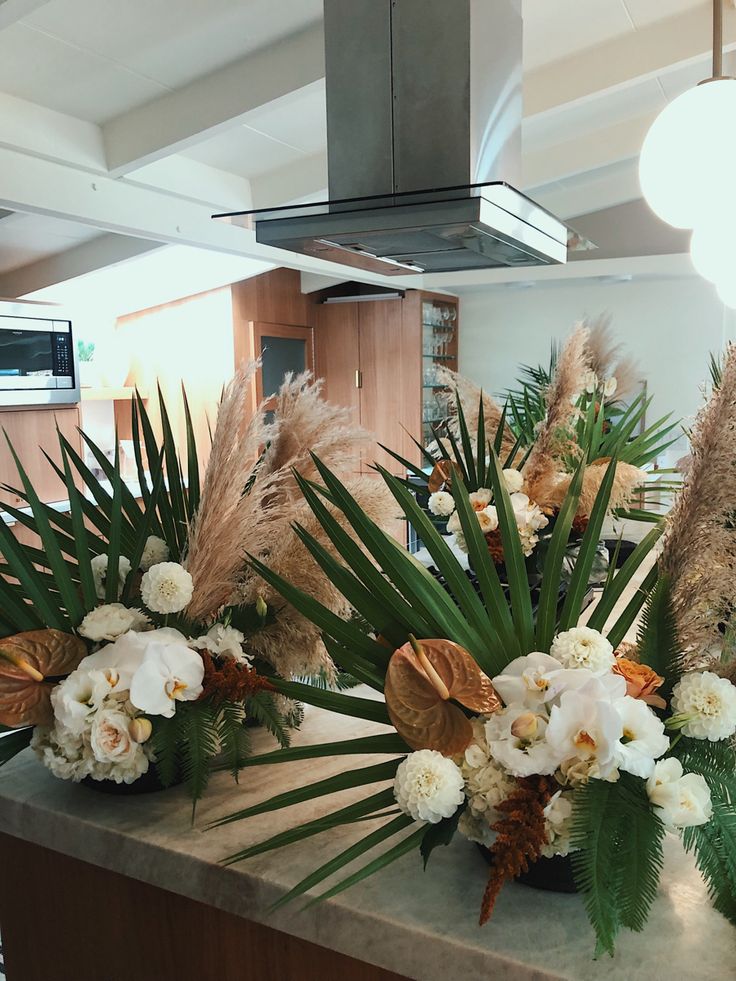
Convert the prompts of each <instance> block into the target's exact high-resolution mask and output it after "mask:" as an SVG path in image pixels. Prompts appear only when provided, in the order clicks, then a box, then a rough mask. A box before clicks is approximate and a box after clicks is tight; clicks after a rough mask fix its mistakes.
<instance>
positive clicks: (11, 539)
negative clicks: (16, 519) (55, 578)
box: [0, 520, 70, 630]
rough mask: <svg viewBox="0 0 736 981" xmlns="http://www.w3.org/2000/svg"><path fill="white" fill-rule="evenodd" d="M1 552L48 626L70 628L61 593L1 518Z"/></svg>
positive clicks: (44, 623)
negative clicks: (54, 591) (50, 584)
mask: <svg viewBox="0 0 736 981" xmlns="http://www.w3.org/2000/svg"><path fill="white" fill-rule="evenodd" d="M0 555H2V556H3V557H4V558H5V561H6V563H7V565H8V569H9V571H10V573H11V575H12V576H13V578H14V579H17V580H18V582H19V583H20V584H21V586H22V587H23V590H24V592H25V596H26V597H27V598H28V600H29V601H30V603H31V604H32V606H33V608H34V610H35V612H36V613H37V614H38V616H39V617H40V619H41V622H42V624H43V626H44V627H55V628H56V629H58V630H68V629H69V626H70V624H69V620H68V619H67V617H66V613H65V612H64V604H63V603H62V602H61V601H60V597H59V594H58V593H53V592H52V591H51V590H50V589H49V588H48V586H47V584H46V578H45V577H44V576H43V574H42V573H41V572H39V570H38V569H36V567H35V566H34V565H33V562H32V561H31V560H30V559H29V557H28V553H27V552H26V550H25V547H24V546H23V545H21V543H20V542H19V541H18V540H17V538H16V537H15V535H14V534H13V532H12V531H11V530H10V528H8V526H7V525H6V524H5V522H4V521H1V520H0Z"/></svg>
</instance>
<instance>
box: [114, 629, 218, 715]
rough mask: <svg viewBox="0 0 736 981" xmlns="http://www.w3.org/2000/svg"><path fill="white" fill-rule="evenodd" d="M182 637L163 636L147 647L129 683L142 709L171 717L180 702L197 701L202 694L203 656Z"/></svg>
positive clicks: (131, 698)
mask: <svg viewBox="0 0 736 981" xmlns="http://www.w3.org/2000/svg"><path fill="white" fill-rule="evenodd" d="M155 632H156V633H158V634H161V633H164V631H155ZM171 633H172V634H176V633H177V631H173V630H172V631H171ZM143 636H150V634H149V635H146V634H144V635H143ZM179 637H181V640H178V639H177V638H161V639H160V640H159V641H157V642H155V643H153V644H149V645H148V646H147V649H146V651H145V656H144V658H143V660H142V662H141V665H140V667H139V668H138V669H137V670H136V672H135V673H134V675H133V680H132V682H131V685H130V700H131V702H132V703H133V705H134V706H135V707H136V708H137V709H140V710H141V712H146V713H147V714H148V715H163V716H165V717H166V718H171V716H172V715H173V714H174V712H175V710H176V703H177V702H190V701H194V700H195V699H197V698H199V696H200V695H201V694H202V679H203V678H204V663H203V662H202V658H201V657H200V655H199V654H197V652H196V651H193V650H192V649H191V648H190V647H189V646H188V645H187V641H186V638H184V637H183V636H182V635H181V634H179Z"/></svg>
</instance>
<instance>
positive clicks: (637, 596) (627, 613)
mask: <svg viewBox="0 0 736 981" xmlns="http://www.w3.org/2000/svg"><path fill="white" fill-rule="evenodd" d="M658 575H659V572H658V569H657V566H656V565H655V566H653V567H652V568H651V569H650V570H649V572H648V573H647V574H646V576H645V577H644V581H643V582H642V584H641V586H639V588H638V589H637V590H636V592H635V593H634V595H633V596H632V597H631V599H630V600H629V602H628V603H627V604H626V607H625V608H624V610H623V611H622V613H621V614H620V615H619V617H618V618H617V619H616V621H615V623H614V624H613V626H612V627H611V628H610V630H608V632H607V633H606V636H607V637H608V641H609V643H610V644H612V645H613V647H614V648H616V647H618V645H619V644H620V643H621V642H622V641H623V639H624V638H625V637H626V634H627V633H628V631H629V629H630V628H631V627H632V626H633V624H634V622H635V620H636V618H637V617H638V616H639V613H640V612H641V609H642V607H643V606H644V604H645V603H646V601H647V596H649V594H650V592H651V591H652V590H653V589H654V587H655V586H656V584H657V578H658Z"/></svg>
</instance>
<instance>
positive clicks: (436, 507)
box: [427, 491, 455, 518]
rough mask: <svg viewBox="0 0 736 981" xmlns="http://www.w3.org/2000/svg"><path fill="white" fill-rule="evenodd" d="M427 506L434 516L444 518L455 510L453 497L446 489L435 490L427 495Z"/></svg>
mask: <svg viewBox="0 0 736 981" xmlns="http://www.w3.org/2000/svg"><path fill="white" fill-rule="evenodd" d="M427 506H428V507H429V510H430V511H431V512H432V514H434V515H436V517H438V518H446V517H448V516H449V515H451V514H452V512H453V511H454V510H455V499H454V498H453V496H452V494H448V493H447V491H436V492H435V493H434V494H430V495H429V502H428V505H427Z"/></svg>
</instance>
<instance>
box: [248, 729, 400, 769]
mask: <svg viewBox="0 0 736 981" xmlns="http://www.w3.org/2000/svg"><path fill="white" fill-rule="evenodd" d="M409 751H410V750H409V747H408V746H407V745H406V743H405V742H404V740H403V739H402V738H401V736H400V735H399V734H398V733H394V732H386V733H381V734H379V735H377V736H361V737H358V738H357V739H343V740H342V741H339V742H329V743H314V744H312V745H311V746H292V747H290V748H289V749H277V750H275V751H274V752H272V753H262V754H261V755H259V756H250V757H249V758H248V759H247V760H246V762H245V763H244V764H243V765H244V766H246V767H250V766H271V765H272V764H273V763H293V762H295V761H298V760H315V759H320V758H322V757H324V756H353V755H357V756H368V755H372V754H376V755H383V754H386V755H390V754H391V753H406V752H409Z"/></svg>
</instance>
